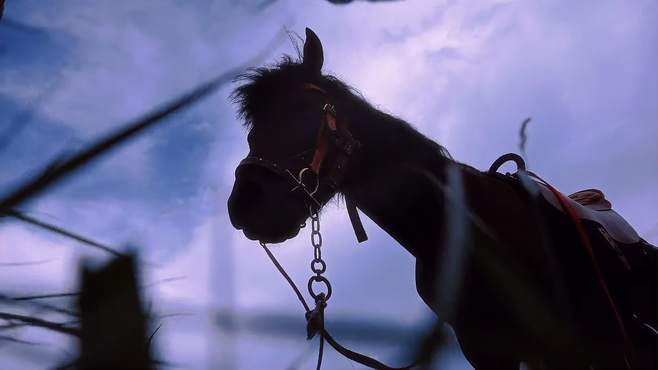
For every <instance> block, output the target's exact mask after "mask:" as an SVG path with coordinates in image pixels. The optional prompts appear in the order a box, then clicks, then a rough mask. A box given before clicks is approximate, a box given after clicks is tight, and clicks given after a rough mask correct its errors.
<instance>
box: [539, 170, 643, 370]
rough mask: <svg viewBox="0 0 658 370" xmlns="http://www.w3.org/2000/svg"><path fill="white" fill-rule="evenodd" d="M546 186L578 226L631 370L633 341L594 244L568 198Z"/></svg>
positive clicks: (548, 185)
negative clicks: (622, 342)
mask: <svg viewBox="0 0 658 370" xmlns="http://www.w3.org/2000/svg"><path fill="white" fill-rule="evenodd" d="M544 184H545V185H546V186H547V187H548V189H549V190H550V191H551V192H552V193H553V195H555V197H556V198H557V199H558V201H559V202H560V205H561V206H562V208H564V211H565V212H566V213H567V215H568V216H569V218H571V221H573V224H574V225H575V226H576V230H577V232H578V236H579V237H580V241H581V242H582V244H583V247H584V248H585V251H586V252H587V254H588V256H589V258H590V260H591V261H592V265H593V266H594V271H595V273H596V277H597V278H598V281H599V285H600V286H601V289H603V292H604V293H605V295H606V297H607V299H608V303H609V304H610V308H611V309H612V312H613V314H614V316H615V320H616V321H617V326H618V327H619V331H620V333H621V336H622V339H623V340H624V345H625V347H626V351H625V352H626V365H627V367H628V368H630V365H629V364H628V358H629V356H628V354H629V352H630V350H631V349H632V346H631V341H630V339H629V337H628V334H627V333H626V327H625V326H624V321H623V320H622V318H621V315H620V314H619V310H618V309H617V305H616V304H615V301H614V299H613V298H612V294H611V293H610V290H609V289H608V285H607V284H606V282H605V279H604V278H603V273H602V272H601V269H600V268H599V264H598V262H597V260H596V256H595V255H594V249H593V248H592V243H591V241H590V239H589V237H588V236H587V232H586V231H585V226H584V225H583V223H582V221H581V219H580V218H579V217H578V213H577V212H576V210H575V209H574V207H573V205H572V204H571V203H570V201H569V200H568V199H567V197H566V196H565V195H564V194H562V193H560V192H559V191H558V190H557V189H555V188H554V187H553V186H551V185H550V184H548V183H547V182H544Z"/></svg>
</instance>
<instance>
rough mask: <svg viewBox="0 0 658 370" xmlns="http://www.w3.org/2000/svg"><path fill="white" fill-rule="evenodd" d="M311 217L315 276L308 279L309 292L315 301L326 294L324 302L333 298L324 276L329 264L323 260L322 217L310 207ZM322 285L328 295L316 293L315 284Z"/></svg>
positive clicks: (312, 266)
mask: <svg viewBox="0 0 658 370" xmlns="http://www.w3.org/2000/svg"><path fill="white" fill-rule="evenodd" d="M309 213H310V216H311V245H312V246H313V259H312V260H311V271H313V273H314V274H315V275H313V276H311V277H310V278H309V279H308V292H309V294H310V295H311V297H313V299H314V300H316V301H317V300H318V297H319V296H320V295H321V294H324V298H323V300H324V302H326V301H328V300H329V298H330V297H331V283H329V280H327V278H326V277H324V276H322V274H324V273H325V272H326V271H327V264H326V263H325V262H324V260H323V259H322V234H321V233H320V216H319V215H318V212H317V211H314V210H313V208H312V207H309ZM314 282H315V283H322V284H324V285H325V287H326V293H315V291H314V290H313V283H314Z"/></svg>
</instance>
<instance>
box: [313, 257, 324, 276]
mask: <svg viewBox="0 0 658 370" xmlns="http://www.w3.org/2000/svg"><path fill="white" fill-rule="evenodd" d="M318 263H319V264H320V268H316V264H318ZM311 271H313V272H314V273H316V274H324V272H325V271H327V264H326V263H325V262H324V261H323V260H321V259H319V258H314V259H313V260H312V261H311Z"/></svg>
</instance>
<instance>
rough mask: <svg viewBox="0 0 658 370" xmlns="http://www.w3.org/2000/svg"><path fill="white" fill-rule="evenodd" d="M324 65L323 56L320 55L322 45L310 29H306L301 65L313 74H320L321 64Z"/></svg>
mask: <svg viewBox="0 0 658 370" xmlns="http://www.w3.org/2000/svg"><path fill="white" fill-rule="evenodd" d="M323 63H324V54H323V53H322V43H321V42H320V39H319V38H318V35H316V34H315V32H313V31H312V30H311V29H310V28H308V27H307V28H306V41H305V42H304V61H303V64H304V65H305V66H306V67H307V68H308V69H309V70H310V71H312V72H313V73H316V74H320V71H321V70H322V64H323Z"/></svg>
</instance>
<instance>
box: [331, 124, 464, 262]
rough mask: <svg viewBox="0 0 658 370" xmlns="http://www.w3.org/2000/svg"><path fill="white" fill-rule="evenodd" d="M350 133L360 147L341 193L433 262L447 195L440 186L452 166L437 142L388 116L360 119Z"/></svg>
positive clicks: (409, 246) (390, 233)
mask: <svg viewBox="0 0 658 370" xmlns="http://www.w3.org/2000/svg"><path fill="white" fill-rule="evenodd" d="M377 119H378V120H377ZM352 131H353V134H354V136H355V137H356V138H357V139H358V140H359V141H360V142H361V143H362V147H361V149H360V150H359V151H358V152H357V154H356V155H355V157H354V158H353V160H352V163H351V164H350V169H349V170H348V172H347V173H346V176H345V180H344V182H343V186H342V189H341V191H342V193H343V194H345V196H346V197H349V198H350V199H351V200H352V201H353V202H354V203H355V204H356V205H357V206H358V207H359V209H361V211H362V212H363V213H365V214H366V215H367V216H368V217H369V218H370V219H372V220H373V221H374V222H375V223H377V225H379V226H380V227H381V228H382V229H384V230H385V231H386V232H387V233H388V234H389V235H391V236H392V237H393V238H394V239H396V240H397V241H398V242H399V243H400V244H401V245H402V246H403V247H404V248H405V249H407V250H408V251H409V252H410V253H411V254H412V255H414V256H415V257H417V258H418V257H420V258H423V257H429V254H431V253H432V252H434V251H436V245H437V244H436V243H437V242H438V241H439V240H440V235H441V230H440V227H438V226H437V224H440V223H437V219H436V217H437V214H438V215H441V214H442V213H443V194H442V193H441V190H440V188H439V187H438V186H436V181H440V182H441V181H443V173H444V168H445V167H446V166H447V165H448V163H450V162H451V161H450V160H449V159H448V158H446V157H445V156H444V155H442V153H441V150H440V149H441V147H439V146H438V145H437V144H436V143H433V142H432V141H430V140H429V139H427V138H425V137H423V136H422V135H421V134H419V133H418V132H416V131H415V130H413V129H412V128H411V127H409V126H408V125H406V123H404V122H402V121H400V120H398V119H395V118H393V117H390V116H388V115H385V114H380V115H378V116H377V117H362V118H361V119H360V120H359V121H357V122H353V123H352Z"/></svg>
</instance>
